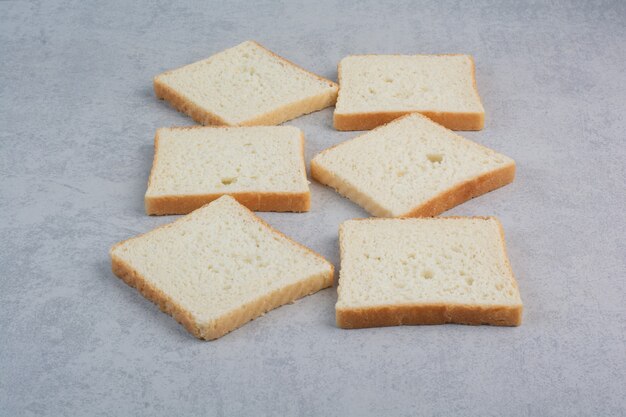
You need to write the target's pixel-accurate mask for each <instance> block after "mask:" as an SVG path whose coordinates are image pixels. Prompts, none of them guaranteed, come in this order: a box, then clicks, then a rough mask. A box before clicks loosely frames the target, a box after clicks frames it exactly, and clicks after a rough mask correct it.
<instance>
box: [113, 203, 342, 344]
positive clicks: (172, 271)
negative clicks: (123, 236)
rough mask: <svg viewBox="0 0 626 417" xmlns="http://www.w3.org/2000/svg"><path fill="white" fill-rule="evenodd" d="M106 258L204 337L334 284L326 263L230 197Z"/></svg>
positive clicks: (127, 279)
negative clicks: (109, 258)
mask: <svg viewBox="0 0 626 417" xmlns="http://www.w3.org/2000/svg"><path fill="white" fill-rule="evenodd" d="M111 259H112V264H113V272H114V273H115V274H116V275H117V276H119V277H120V278H122V279H123V280H124V281H125V282H126V283H128V284H129V285H131V286H133V287H136V288H137V289H138V290H139V291H140V292H141V293H142V294H143V295H144V296H145V297H147V298H148V299H150V300H152V301H154V302H155V303H156V304H158V305H159V307H160V308H161V309H162V310H163V311H164V312H166V313H168V314H171V315H172V316H173V317H174V318H175V319H176V320H178V321H179V322H180V323H182V324H183V325H184V326H185V327H186V328H187V330H189V331H190V332H191V333H192V334H193V335H195V336H196V337H198V338H202V339H215V338H218V337H220V336H222V335H224V334H226V333H228V332H230V331H231V330H233V329H236V328H237V327H239V326H241V325H243V324H244V323H246V322H248V321H249V320H252V319H254V318H255V317H258V316H260V315H262V314H263V313H265V312H266V311H268V310H271V309H273V308H276V307H278V306H280V305H283V304H286V303H290V302H292V301H294V300H296V299H298V298H300V297H303V296H305V295H307V294H312V293H314V292H316V291H319V290H320V289H322V288H325V287H328V286H331V285H332V282H333V266H332V265H331V264H330V263H329V262H327V261H326V260H325V259H323V258H322V257H320V256H319V255H317V254H315V253H313V252H312V251H311V250H309V249H307V248H305V247H303V246H301V245H299V244H297V243H295V242H293V241H292V240H290V239H288V238H287V237H286V236H284V235H283V234H281V233H280V232H278V231H276V230H274V229H272V228H271V227H270V226H269V225H267V224H266V223H264V222H263V221H262V220H260V219H259V218H258V217H256V216H255V215H254V213H252V212H251V211H249V210H248V209H247V208H245V207H244V206H242V205H241V204H239V203H237V201H236V200H234V199H233V198H232V197H230V196H223V197H221V198H219V199H217V200H215V201H214V202H212V203H210V204H207V205H206V206H204V207H202V208H200V209H198V210H196V211H194V212H193V213H191V214H188V215H187V216H185V217H182V218H181V219H179V220H177V221H175V222H174V223H171V224H168V225H165V226H162V227H159V228H157V229H155V230H153V231H151V232H148V233H146V234H144V235H141V236H138V237H135V238H131V239H128V240H125V241H123V242H120V243H118V244H117V245H115V246H114V247H113V248H112V249H111Z"/></svg>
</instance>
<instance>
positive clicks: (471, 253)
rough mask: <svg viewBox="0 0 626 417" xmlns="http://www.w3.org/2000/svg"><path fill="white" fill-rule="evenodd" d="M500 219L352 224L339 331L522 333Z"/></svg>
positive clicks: (342, 239)
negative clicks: (492, 328) (514, 329)
mask: <svg viewBox="0 0 626 417" xmlns="http://www.w3.org/2000/svg"><path fill="white" fill-rule="evenodd" d="M504 242H505V241H504V232H503V229H502V225H501V223H500V222H499V221H498V220H497V219H496V218H494V217H443V218H420V219H361V220H348V221H346V222H344V223H343V224H342V225H341V227H340V232H339V243H340V250H341V270H340V278H339V287H338V300H337V304H336V320H337V325H338V326H339V327H341V328H345V329H355V328H364V327H381V326H397V325H419V324H445V323H457V324H471V325H479V324H489V325H497V326H519V325H521V323H522V311H523V305H522V301H521V297H520V295H519V289H518V285H517V281H516V280H515V277H514V275H513V272H512V269H511V265H510V262H509V259H508V256H507V253H506V247H505V243H504Z"/></svg>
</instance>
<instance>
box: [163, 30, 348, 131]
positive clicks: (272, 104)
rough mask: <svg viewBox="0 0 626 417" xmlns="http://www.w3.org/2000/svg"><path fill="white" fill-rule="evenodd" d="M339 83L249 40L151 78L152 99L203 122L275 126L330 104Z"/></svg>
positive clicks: (335, 95)
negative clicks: (152, 84) (159, 99)
mask: <svg viewBox="0 0 626 417" xmlns="http://www.w3.org/2000/svg"><path fill="white" fill-rule="evenodd" d="M338 89H339V87H338V85H337V84H335V83H334V82H332V81H329V80H326V79H324V78H321V77H318V76H317V75H315V74H313V73H310V72H308V71H305V70H304V69H302V68H300V67H298V66H296V65H294V64H292V63H291V62H289V61H287V60H286V59H283V58H281V57H279V56H278V55H276V54H274V53H273V52H271V51H269V50H267V49H265V48H264V47H262V46H261V45H259V44H258V43H256V42H253V41H248V42H244V43H242V44H239V45H237V46H235V47H233V48H230V49H227V50H225V51H223V52H220V53H217V54H215V55H213V56H211V57H210V58H207V59H204V60H202V61H198V62H195V63H193V64H190V65H187V66H184V67H182V68H178V69H175V70H172V71H167V72H165V73H163V74H160V75H157V76H156V77H155V78H154V92H155V93H156V96H157V97H158V98H161V99H165V100H167V101H169V102H170V104H171V105H172V106H174V108H176V109H178V110H179V111H181V112H183V113H186V114H188V115H189V116H191V117H192V118H193V119H194V120H195V121H196V122H198V123H202V124H213V125H228V126H253V125H277V124H280V123H282V122H285V121H287V120H290V119H293V118H296V117H298V116H301V115H303V114H307V113H311V112H314V111H316V110H321V109H323V108H325V107H328V106H332V105H333V104H335V101H336V100H337V90H338Z"/></svg>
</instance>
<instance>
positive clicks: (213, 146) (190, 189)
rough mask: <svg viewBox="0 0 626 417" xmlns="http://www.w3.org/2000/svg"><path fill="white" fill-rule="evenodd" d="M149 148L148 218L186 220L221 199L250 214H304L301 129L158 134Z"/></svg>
mask: <svg viewBox="0 0 626 417" xmlns="http://www.w3.org/2000/svg"><path fill="white" fill-rule="evenodd" d="M154 146H155V151H154V152H155V153H154V162H153V165H152V171H151V173H150V179H149V181H148V189H147V191H146V195H145V207H146V212H147V213H148V214H187V213H190V212H191V211H193V210H195V209H197V208H199V207H201V206H203V205H204V204H206V203H209V202H211V201H213V200H215V199H217V198H219V197H221V196H222V195H225V194H228V195H230V196H232V197H234V198H235V199H236V200H237V201H239V202H240V203H241V204H243V205H245V206H246V207H248V208H249V209H250V210H255V211H296V212H301V211H308V210H309V207H310V192H309V184H308V181H307V178H306V169H305V165H304V135H303V134H302V131H301V130H300V129H297V128H295V127H291V126H255V127H184V128H162V129H159V130H158V131H157V134H156V137H155V141H154Z"/></svg>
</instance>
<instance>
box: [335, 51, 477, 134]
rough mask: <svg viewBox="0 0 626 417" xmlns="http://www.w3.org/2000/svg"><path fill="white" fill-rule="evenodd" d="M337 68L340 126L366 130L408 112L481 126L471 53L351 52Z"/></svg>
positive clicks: (454, 124) (458, 126)
mask: <svg viewBox="0 0 626 417" xmlns="http://www.w3.org/2000/svg"><path fill="white" fill-rule="evenodd" d="M338 72H339V82H340V90H339V97H338V99H337V105H336V108H335V115H334V124H335V128H337V129H339V130H368V129H372V128H374V127H376V126H380V125H382V124H385V123H387V122H389V121H391V120H393V119H396V118H398V117H400V116H403V115H405V114H407V113H412V112H419V113H422V114H424V115H426V116H428V117H429V118H431V119H433V120H435V121H436V122H438V123H440V124H441V125H443V126H445V127H447V128H449V129H453V130H480V129H482V128H483V126H484V118H485V110H484V108H483V105H482V103H481V101H480V97H479V95H478V90H477V88H476V79H475V70H474V61H473V59H472V57H471V56H469V55H353V56H348V57H346V58H344V59H342V60H341V62H340V64H339V69H338Z"/></svg>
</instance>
